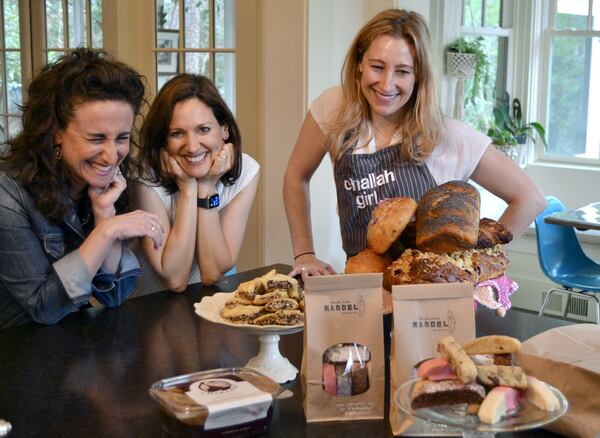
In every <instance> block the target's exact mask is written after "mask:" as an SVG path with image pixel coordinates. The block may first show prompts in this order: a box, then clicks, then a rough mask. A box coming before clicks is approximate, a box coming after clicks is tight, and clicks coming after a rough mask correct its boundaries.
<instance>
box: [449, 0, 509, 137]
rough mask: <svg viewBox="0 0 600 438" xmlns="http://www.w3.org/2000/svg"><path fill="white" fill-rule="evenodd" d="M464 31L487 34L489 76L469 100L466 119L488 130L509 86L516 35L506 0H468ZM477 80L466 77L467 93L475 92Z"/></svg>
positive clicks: (485, 41)
mask: <svg viewBox="0 0 600 438" xmlns="http://www.w3.org/2000/svg"><path fill="white" fill-rule="evenodd" d="M462 24H463V25H462V29H461V30H462V33H463V35H465V37H467V38H469V39H475V38H477V37H480V36H481V37H483V46H484V48H485V52H486V54H487V58H488V61H489V64H490V65H489V80H488V81H487V82H486V83H485V84H484V86H483V87H482V89H481V90H480V92H479V94H478V96H477V97H476V98H475V99H474V102H471V101H470V100H467V102H466V104H465V115H464V121H465V122H466V123H468V124H469V125H471V126H473V127H476V128H478V129H479V130H481V131H483V132H486V131H487V128H488V127H489V126H490V124H491V123H492V122H493V120H494V116H493V107H494V105H495V99H496V98H497V97H501V96H502V93H503V92H504V91H505V90H506V89H507V88H508V84H507V59H508V50H509V41H510V39H511V38H512V29H511V27H510V25H511V23H510V17H509V14H508V13H507V11H506V10H505V8H504V2H503V0H464V1H463V17H462ZM472 82H473V81H472V80H471V79H467V80H466V81H465V96H469V95H470V94H471V88H472V86H473V83H472Z"/></svg>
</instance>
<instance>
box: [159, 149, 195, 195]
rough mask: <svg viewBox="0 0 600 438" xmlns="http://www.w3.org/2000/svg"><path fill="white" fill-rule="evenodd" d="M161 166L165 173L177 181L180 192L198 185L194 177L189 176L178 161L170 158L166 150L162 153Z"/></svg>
mask: <svg viewBox="0 0 600 438" xmlns="http://www.w3.org/2000/svg"><path fill="white" fill-rule="evenodd" d="M160 164H161V167H162V169H163V171H165V172H167V173H168V174H169V175H171V176H172V177H173V178H174V179H175V184H177V187H178V188H179V190H183V189H184V188H186V187H187V188H193V187H194V186H195V183H196V179H195V178H194V177H191V176H189V175H188V174H187V173H186V172H185V171H184V170H183V169H182V168H181V166H180V165H179V163H178V162H177V160H176V159H175V158H173V157H172V156H170V155H169V154H168V152H167V151H166V150H165V149H162V150H161V151H160Z"/></svg>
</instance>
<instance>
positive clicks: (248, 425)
mask: <svg viewBox="0 0 600 438" xmlns="http://www.w3.org/2000/svg"><path fill="white" fill-rule="evenodd" d="M149 392H150V395H151V396H152V397H153V398H154V400H156V401H157V402H158V404H159V408H160V414H161V420H162V428H163V432H164V434H165V435H166V436H172V437H202V438H213V437H236V438H238V437H247V436H254V435H260V434H264V433H266V432H268V430H269V424H270V421H271V415H272V411H273V401H274V400H275V399H278V398H286V397H288V396H290V395H291V393H290V391H289V390H285V389H284V388H282V387H281V386H279V385H278V384H277V383H276V382H275V381H273V380H271V379H270V378H269V377H267V376H265V375H263V374H261V373H259V372H258V371H255V370H253V369H251V368H219V369H215V370H209V371H202V372H197V373H192V374H185V375H181V376H176V377H170V378H167V379H163V380H159V381H158V382H156V383H154V384H153V385H152V386H151V387H150V389H149Z"/></svg>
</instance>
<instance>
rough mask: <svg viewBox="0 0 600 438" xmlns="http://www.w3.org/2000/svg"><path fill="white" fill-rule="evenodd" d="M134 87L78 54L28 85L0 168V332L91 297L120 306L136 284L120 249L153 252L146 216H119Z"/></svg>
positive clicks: (93, 55)
mask: <svg viewBox="0 0 600 438" xmlns="http://www.w3.org/2000/svg"><path fill="white" fill-rule="evenodd" d="M142 79H143V78H142V77H141V76H140V75H139V73H137V72H136V71H135V70H133V69H132V68H131V67H129V66H127V65H125V64H122V63H120V62H118V61H116V60H111V59H109V58H108V57H106V56H105V54H104V53H101V52H94V51H91V50H88V49H77V50H74V51H73V52H71V53H69V54H67V55H64V56H62V57H61V58H60V59H58V60H57V61H56V62H53V63H51V64H48V65H47V66H46V67H45V68H44V69H43V70H42V71H41V72H40V73H39V74H38V75H37V76H36V77H35V78H34V79H33V81H32V82H31V84H30V86H29V88H28V94H27V96H28V99H27V102H26V103H25V105H24V106H23V117H22V122H23V129H22V131H21V133H19V134H18V135H17V136H16V137H15V138H13V139H11V140H10V141H9V142H8V150H7V152H6V154H5V155H4V156H3V157H2V160H1V163H0V165H1V169H0V260H1V262H0V327H7V326H11V325H17V324H20V323H24V322H27V321H31V320H33V321H37V322H40V323H44V324H53V323H55V322H57V321H59V320H60V319H61V318H63V317H64V316H65V315H67V314H68V313H69V312H71V311H73V310H76V309H78V308H79V307H81V306H82V305H85V304H87V303H88V300H89V299H90V298H91V297H94V298H95V299H96V300H98V301H99V302H100V303H102V304H104V305H106V306H108V307H114V306H118V305H120V304H121V303H122V302H123V301H124V300H125V299H126V298H127V297H128V296H129V295H130V294H131V293H132V292H133V291H134V289H135V285H136V281H137V277H138V276H139V274H140V269H139V264H138V262H137V260H136V258H135V256H134V255H133V253H132V252H131V251H130V250H129V249H128V248H127V245H126V244H125V240H126V239H129V238H132V237H139V236H147V237H148V238H149V239H150V240H151V241H152V244H153V246H154V247H155V248H157V247H159V246H161V245H162V241H163V234H162V228H161V224H160V222H159V221H158V218H157V217H156V216H155V215H153V214H149V213H146V212H143V211H134V212H130V213H127V212H126V211H127V198H126V187H127V184H126V181H125V177H126V176H127V175H128V173H129V162H128V160H127V155H128V153H129V147H130V143H131V142H132V138H131V129H132V126H133V122H134V119H135V117H136V116H137V115H139V113H140V108H141V105H142V103H143V102H144V94H145V85H144V82H143V80H142Z"/></svg>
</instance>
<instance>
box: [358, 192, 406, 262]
mask: <svg viewBox="0 0 600 438" xmlns="http://www.w3.org/2000/svg"><path fill="white" fill-rule="evenodd" d="M416 210H417V202H416V201H415V200H414V199H412V198H390V199H386V200H384V201H382V202H380V203H379V204H377V207H375V209H374V210H373V213H372V214H371V221H370V222H369V225H368V226H367V243H368V245H369V247H370V248H371V249H372V250H373V251H375V252H376V253H377V254H383V253H384V252H386V251H387V250H388V248H389V247H390V246H392V244H393V243H394V242H395V241H396V240H397V239H398V237H400V234H401V233H402V231H403V230H404V227H406V225H407V224H408V223H409V222H410V221H411V220H412V218H413V216H414V215H415V211H416Z"/></svg>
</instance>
